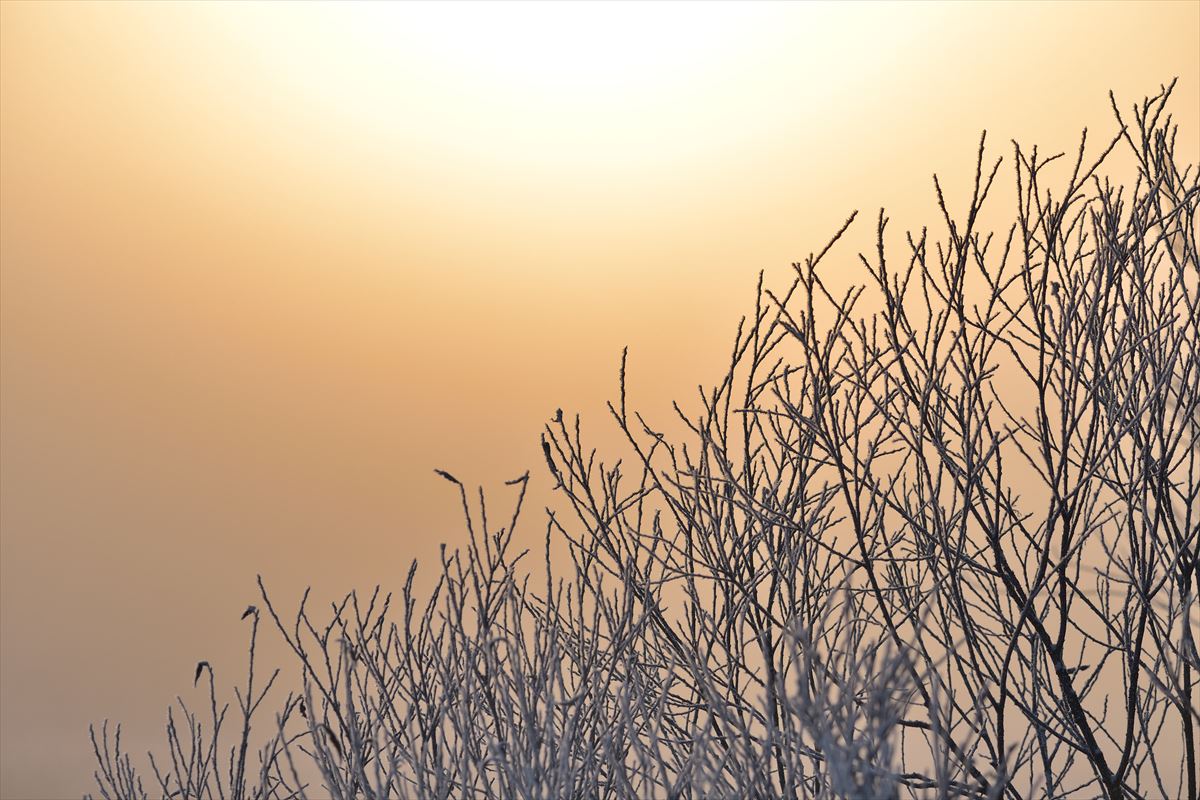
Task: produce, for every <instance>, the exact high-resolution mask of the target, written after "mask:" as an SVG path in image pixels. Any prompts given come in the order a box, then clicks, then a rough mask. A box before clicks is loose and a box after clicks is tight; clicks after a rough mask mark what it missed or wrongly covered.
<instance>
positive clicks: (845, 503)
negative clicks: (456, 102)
mask: <svg viewBox="0 0 1200 800" xmlns="http://www.w3.org/2000/svg"><path fill="white" fill-rule="evenodd" d="M1173 85H1174V84H1172V87H1173ZM1172 87H1167V88H1164V89H1163V91H1162V92H1161V93H1159V94H1158V95H1157V96H1155V97H1153V98H1150V99H1148V100H1146V101H1144V102H1142V103H1140V104H1139V105H1137V106H1136V107H1135V108H1134V109H1133V111H1132V116H1128V115H1123V114H1122V113H1121V112H1120V111H1119V110H1118V105H1117V103H1116V102H1115V100H1114V101H1113V112H1114V114H1116V121H1117V127H1118V131H1117V132H1116V134H1115V135H1114V136H1113V138H1112V139H1111V140H1110V141H1108V142H1106V143H1105V145H1104V146H1103V147H1101V148H1092V151H1093V152H1089V148H1088V147H1087V134H1086V132H1085V134H1084V136H1083V140H1082V141H1081V143H1080V146H1079V149H1078V152H1077V154H1075V156H1074V158H1073V165H1072V159H1071V158H1065V159H1063V161H1062V162H1061V163H1060V164H1058V165H1056V166H1055V167H1053V168H1051V165H1052V164H1054V162H1056V161H1057V160H1058V159H1059V158H1060V156H1061V155H1062V154H1059V155H1055V156H1051V157H1045V156H1043V155H1041V154H1040V153H1039V152H1038V150H1036V149H1034V150H1032V151H1027V150H1025V149H1023V148H1022V147H1021V146H1019V145H1017V144H1015V143H1014V144H1013V150H1012V156H1011V161H1010V164H1011V169H1012V174H1013V177H1014V179H1015V186H1014V187H1013V191H1014V192H1015V214H1014V215H1013V216H1011V217H1009V219H1010V220H1011V222H1010V224H1009V225H1008V227H1007V229H1002V230H1001V231H1000V232H999V233H997V234H993V233H991V232H984V230H982V227H983V223H982V218H983V215H984V208H985V201H986V199H987V198H988V196H989V193H993V188H994V184H995V182H996V178H997V175H998V174H999V173H1000V166H1001V162H1002V159H997V160H996V161H995V162H992V161H991V160H990V157H989V156H987V155H986V149H985V142H984V140H981V141H980V146H979V155H978V160H977V163H976V170H975V180H974V187H973V191H972V193H971V196H970V198H969V201H968V202H967V203H966V204H965V210H964V212H963V213H961V214H957V215H956V214H953V213H951V211H950V210H949V207H950V205H951V203H950V202H949V201H948V200H947V198H946V197H945V195H944V193H943V191H942V187H941V185H940V184H939V183H938V182H937V179H936V178H935V189H936V194H937V200H938V204H939V207H940V209H941V212H942V215H943V219H942V220H941V223H940V224H941V225H943V226H944V228H945V230H944V232H943V233H942V234H941V236H940V238H935V237H934V236H933V235H931V234H930V233H929V232H928V231H925V230H923V231H921V232H920V233H919V234H917V233H910V234H908V235H907V237H906V240H905V246H904V247H903V248H901V251H900V252H897V251H896V249H895V248H892V247H885V231H886V228H887V224H888V221H887V218H886V217H885V216H884V215H883V213H882V212H881V213H880V215H879V217H878V219H877V221H876V239H877V247H876V249H875V252H874V253H872V254H870V255H860V256H859V261H860V263H861V268H862V270H863V273H864V275H865V279H866V285H865V286H862V287H855V288H851V289H849V290H847V291H845V292H843V293H835V291H834V289H833V288H832V287H831V285H830V283H829V282H828V281H827V280H826V279H825V278H823V277H822V270H823V265H824V264H825V263H826V261H827V258H828V256H829V253H830V251H831V249H832V248H833V246H834V245H835V244H836V243H837V242H838V240H839V239H840V238H841V237H842V236H843V234H844V233H845V231H846V230H847V229H848V228H849V226H850V225H851V223H852V222H853V220H854V219H855V217H854V216H852V217H851V218H850V219H849V220H847V222H846V224H845V225H844V226H843V227H842V229H841V230H839V231H838V232H837V234H836V235H835V236H834V237H833V238H832V240H831V241H830V242H829V244H828V245H826V246H825V248H824V249H823V250H821V251H820V252H819V253H817V254H815V255H812V256H810V257H809V258H808V259H806V260H805V261H804V262H802V263H797V264H795V265H794V267H795V277H794V279H793V280H792V281H791V283H790V285H787V286H784V287H782V288H781V290H779V291H773V290H770V289H767V288H764V287H763V281H762V278H761V276H760V278H759V284H758V292H757V302H756V305H755V308H754V312H753V314H752V315H751V316H749V317H748V318H746V319H744V320H743V322H742V324H741V325H740V326H739V328H738V332H737V336H736V340H735V344H734V347H733V352H732V357H731V362H730V364H729V368H728V371H727V373H726V374H725V375H724V377H723V378H722V379H721V380H720V382H718V383H717V384H716V385H715V386H713V387H711V388H709V389H706V390H703V391H702V392H701V395H700V404H699V408H698V410H697V411H694V412H688V411H685V410H684V407H683V406H680V405H676V406H675V411H676V412H677V417H678V418H677V419H674V420H672V422H671V424H672V425H673V426H675V427H676V428H678V429H679V433H678V435H669V434H667V433H665V432H663V431H660V430H659V429H658V428H657V427H656V426H654V425H652V424H651V422H650V421H648V420H646V419H644V418H643V417H642V416H641V415H640V414H638V413H636V412H632V411H630V410H629V408H628V407H627V403H626V391H625V388H626V387H625V368H624V361H622V369H621V376H620V397H619V399H618V400H617V401H615V402H614V403H613V404H611V405H610V406H609V409H610V411H611V414H612V418H613V420H614V421H615V423H616V425H617V426H618V427H619V429H620V431H621V432H622V433H623V434H624V437H625V439H626V441H627V446H628V447H627V449H628V453H627V454H626V458H625V459H624V460H622V461H619V462H616V463H611V464H608V463H605V462H602V461H600V460H599V459H598V456H597V453H596V452H595V451H593V450H590V449H589V448H588V446H587V444H586V443H585V441H584V437H583V435H582V433H581V427H580V421H579V418H578V417H577V416H576V417H575V418H574V419H573V420H572V419H570V418H569V417H568V418H564V416H563V414H562V412H561V411H559V412H556V414H555V416H554V418H553V420H552V421H551V422H550V423H549V424H548V425H547V426H546V428H545V431H544V433H543V439H542V444H543V448H544V451H545V456H546V460H547V462H548V465H547V468H548V474H549V475H550V476H551V477H552V479H553V480H554V481H556V487H555V491H556V492H557V493H558V496H559V497H560V499H561V501H562V506H563V508H564V509H567V510H569V512H570V513H569V514H567V513H559V514H556V513H554V512H549V513H548V518H547V532H546V553H545V556H544V559H543V560H544V562H545V563H544V567H537V568H533V567H530V568H528V569H527V568H526V567H525V566H524V564H525V562H524V561H523V557H526V556H527V554H526V553H525V552H522V553H516V552H514V549H515V548H514V545H513V538H514V529H515V528H516V526H517V524H518V521H519V519H520V513H521V506H522V501H523V500H524V498H525V492H526V486H527V482H528V474H526V475H525V476H522V477H521V478H519V479H517V480H515V481H511V482H510V483H511V485H512V491H513V492H515V494H516V495H517V499H516V501H515V503H514V510H513V512H512V513H511V516H507V517H506V519H504V520H503V523H504V524H503V525H502V526H500V527H497V523H496V521H495V520H494V519H493V518H490V517H489V516H488V514H487V508H486V504H485V498H484V496H483V493H482V491H481V492H480V494H479V496H478V498H477V500H476V499H475V498H473V497H472V496H471V495H470V494H469V493H468V491H467V489H466V487H465V486H464V485H463V484H462V483H460V482H459V481H458V479H457V478H455V477H454V476H452V475H450V474H448V473H445V472H441V471H439V475H440V476H441V477H442V478H444V479H445V480H447V481H449V482H451V483H452V484H453V485H454V486H455V487H457V490H458V492H459V493H460V495H461V500H462V504H463V509H464V513H465V517H466V523H467V528H468V534H469V540H468V542H467V543H466V544H465V546H464V548H463V549H462V550H455V551H447V550H445V549H443V556H442V559H441V564H440V575H439V579H438V581H437V584H436V588H435V589H434V590H433V591H432V592H431V593H429V594H428V596H427V597H426V599H423V600H422V599H419V598H418V596H417V594H418V593H417V592H416V590H414V588H413V581H414V573H415V570H416V565H415V564H414V565H413V568H412V569H411V570H410V571H409V573H408V578H407V580H406V582H405V584H404V586H403V589H402V590H401V591H400V592H399V594H398V595H397V596H392V595H384V594H382V593H380V592H379V591H377V592H376V593H375V594H374V595H373V596H371V597H369V598H362V597H359V596H357V595H355V594H351V595H348V596H346V597H345V598H344V599H343V600H342V601H341V602H340V603H338V604H335V606H334V607H333V609H332V611H330V612H324V613H323V614H317V613H314V612H313V611H311V610H310V609H309V607H308V604H307V600H308V595H307V594H306V595H305V598H304V600H302V601H301V603H300V605H299V608H298V609H293V610H284V609H282V608H281V607H280V606H278V605H277V604H276V603H275V602H274V601H273V600H272V598H271V597H270V595H269V593H268V592H267V591H266V589H265V587H263V585H262V582H261V580H260V584H259V585H260V588H261V594H262V602H261V606H260V607H251V608H249V609H247V611H246V614H245V615H244V618H249V622H248V623H247V624H249V625H250V626H251V629H252V633H251V639H250V672H249V675H248V679H247V682H246V684H245V685H244V686H243V687H239V688H237V689H236V690H235V698H236V707H235V708H234V711H233V712H232V713H230V711H229V709H230V706H228V705H221V704H220V703H219V702H218V699H217V694H218V693H217V690H216V685H215V680H214V676H213V672H212V669H211V668H208V667H207V665H202V666H201V667H198V668H197V673H196V678H197V681H199V680H201V679H204V678H205V677H207V686H208V696H207V703H208V707H207V708H206V709H205V710H204V711H203V712H193V711H192V710H191V709H189V708H188V707H187V706H186V705H184V704H183V702H182V701H180V706H179V709H178V710H177V711H172V712H171V713H170V715H169V717H168V727H167V748H166V752H165V755H158V756H151V771H150V773H148V777H142V776H141V775H140V774H139V773H138V772H137V770H136V769H135V767H134V765H133V761H132V759H131V758H130V756H129V754H128V753H127V752H125V751H124V749H123V748H122V746H121V743H120V738H119V737H120V733H119V728H117V729H115V731H114V732H113V733H110V729H109V726H108V724H107V723H105V725H104V726H103V727H102V728H101V729H100V730H99V731H97V730H95V729H93V731H92V738H93V744H94V746H95V751H96V757H97V761H98V765H99V766H98V770H97V773H96V779H97V782H98V787H99V788H98V793H99V796H101V797H105V798H117V797H120V798H142V797H148V796H163V797H179V798H221V799H222V800H224V799H225V798H230V799H231V800H242V799H243V798H293V797H310V798H315V797H333V798H384V797H414V798H415V797H420V798H476V797H479V798H485V797H496V798H510V797H511V798H608V797H611V798H624V797H646V798H718V797H721V798H725V797H728V798H733V797H739V798H741V797H755V798H775V797H786V798H824V797H848V798H896V797H910V796H912V797H970V798H1012V800H1019V798H1023V797H1033V796H1045V797H1101V796H1102V797H1106V798H1112V799H1115V798H1125V797H1128V798H1150V797H1188V798H1193V799H1194V798H1196V797H1197V765H1196V749H1197V746H1196V729H1197V726H1198V723H1200V713H1198V711H1197V690H1196V682H1197V678H1196V675H1197V670H1200V659H1198V656H1197V647H1196V642H1195V631H1196V628H1197V623H1198V621H1200V612H1198V611H1197V609H1196V605H1195V603H1196V594H1197V589H1198V588H1200V575H1198V574H1197V560H1198V557H1200V448H1198V446H1197V433H1198V431H1200V391H1198V389H1200V349H1198V343H1200V291H1198V288H1200V267H1198V261H1197V235H1196V234H1197V225H1196V222H1197V216H1196V215H1197V206H1198V198H1200V183H1198V182H1197V171H1196V168H1195V167H1194V166H1188V167H1186V168H1185V167H1183V166H1181V165H1179V164H1178V163H1177V161H1176V154H1175V149H1174V148H1175V128H1174V126H1173V125H1172V122H1171V119H1170V117H1169V115H1167V113H1166V110H1165V109H1166V106H1167V102H1168V99H1169V97H1170V94H1171V88H1172ZM1117 149H1120V150H1122V151H1124V153H1125V155H1127V156H1129V157H1131V161H1132V163H1133V164H1134V169H1135V170H1136V179H1135V181H1134V183H1133V185H1132V187H1131V188H1129V187H1126V188H1117V187H1114V186H1113V185H1111V184H1110V183H1109V182H1108V181H1107V180H1105V179H1103V178H1101V177H1099V175H1098V168H1099V167H1100V165H1101V163H1102V162H1103V161H1104V160H1105V158H1106V157H1108V156H1109V155H1110V154H1111V153H1112V152H1113V151H1114V150H1117ZM1052 173H1053V174H1055V175H1057V178H1056V179H1055V180H1054V181H1051V179H1050V175H1051V174H1052ZM868 306H870V308H871V310H866V309H867V307H868ZM552 537H554V538H557V539H558V540H559V541H562V542H565V546H566V547H567V549H568V551H569V554H570V557H569V562H568V561H565V560H562V561H558V562H557V563H551V561H552V559H551V558H550V545H551V538H552ZM260 624H266V625H268V627H270V628H273V629H274V631H275V632H276V633H277V634H278V635H279V636H281V637H282V639H283V641H284V642H285V643H286V645H287V648H288V649H289V650H290V651H291V653H292V654H293V655H294V663H295V666H296V667H297V669H298V670H299V671H300V673H301V678H300V679H299V680H298V681H297V683H296V684H295V685H294V686H293V687H291V692H290V693H287V694H286V696H283V697H280V698H279V699H278V700H277V701H275V704H274V705H266V706H264V705H263V703H264V701H265V698H267V697H268V696H270V697H272V698H274V697H275V696H276V695H277V694H278V695H282V694H283V693H284V690H283V689H276V690H275V691H274V693H272V692H271V690H272V686H273V685H274V684H276V683H278V682H279V681H278V680H277V676H278V673H275V674H274V675H272V676H271V677H269V678H268V679H266V680H265V681H264V680H263V679H262V678H261V677H260V676H259V675H258V674H257V673H256V672H255V666H254V660H255V650H256V641H257V635H258V632H259V626H260ZM267 709H269V711H268V710H267ZM252 748H257V749H256V750H254V749H252Z"/></svg>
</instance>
